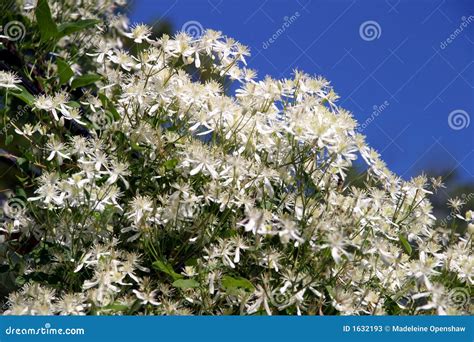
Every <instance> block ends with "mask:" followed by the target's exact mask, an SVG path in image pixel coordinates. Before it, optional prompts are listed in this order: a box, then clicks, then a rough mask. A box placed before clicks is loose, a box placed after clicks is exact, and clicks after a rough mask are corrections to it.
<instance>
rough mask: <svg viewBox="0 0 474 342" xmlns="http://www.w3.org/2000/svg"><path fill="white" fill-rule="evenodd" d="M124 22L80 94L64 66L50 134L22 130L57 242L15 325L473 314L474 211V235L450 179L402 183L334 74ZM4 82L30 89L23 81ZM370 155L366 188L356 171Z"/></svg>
mask: <svg viewBox="0 0 474 342" xmlns="http://www.w3.org/2000/svg"><path fill="white" fill-rule="evenodd" d="M108 2H111V1H103V3H108ZM58 6H59V5H58ZM73 9H74V7H71V8H70V11H71V10H73ZM56 10H58V11H59V9H56V8H52V12H53V16H54V14H55V13H56ZM86 14H87V13H86ZM105 14H106V15H111V14H110V13H108V14H107V13H105ZM70 15H71V16H72V17H73V18H74V16H80V15H84V13H80V10H77V12H76V13H73V14H70ZM91 16H92V15H91ZM93 17H94V16H93ZM120 23H121V25H115V27H108V28H105V27H101V25H100V24H99V25H97V26H96V27H95V28H94V29H91V30H92V31H94V30H95V36H94V39H92V40H90V41H82V42H81V44H82V45H81V47H80V52H81V53H82V54H81V55H80V56H81V57H80V58H77V59H73V61H72V63H73V64H71V65H70V67H71V70H72V72H73V73H74V76H73V77H72V79H70V80H68V81H67V82H66V83H65V85H62V86H59V83H60V82H62V81H60V82H58V78H59V77H60V75H58V70H59V68H57V69H56V68H54V67H51V68H48V69H47V70H46V75H45V77H46V78H47V79H50V80H51V83H50V84H51V85H50V86H48V87H46V88H45V91H44V93H42V94H37V95H36V96H35V97H34V99H33V100H32V103H31V106H32V112H33V113H34V117H32V118H31V120H38V118H39V120H41V125H40V126H34V125H37V122H30V123H28V126H26V124H25V126H24V127H23V128H19V129H18V130H17V131H16V133H17V135H18V137H19V138H21V139H24V140H25V142H26V143H28V144H30V145H31V146H30V147H31V148H30V150H31V151H33V152H32V153H30V155H31V158H33V159H32V160H31V163H32V164H35V165H40V166H41V173H42V174H41V176H39V177H37V178H35V179H34V180H32V185H33V186H34V191H33V193H31V194H29V195H28V201H27V203H28V210H25V212H24V213H23V212H22V215H24V217H25V218H28V219H23V220H18V222H19V223H18V225H24V226H22V227H21V231H34V232H35V236H36V237H37V238H38V240H39V241H37V245H36V246H35V247H34V248H33V251H32V252H30V255H28V256H27V257H25V265H24V273H25V274H24V275H23V276H22V279H24V280H26V281H27V283H26V284H25V285H24V286H23V287H22V288H21V289H20V290H19V291H17V292H12V293H11V294H10V295H9V297H8V308H7V310H6V311H5V313H6V314H268V315H273V314H298V315H300V314H325V315H326V314H342V315H361V314H401V313H406V314H418V313H426V314H434V313H438V314H465V313H468V312H470V311H469V310H472V306H471V305H472V303H470V301H469V300H467V301H466V302H465V303H461V304H459V303H457V302H453V301H452V300H450V291H451V289H453V288H462V289H463V290H465V291H466V292H467V293H468V294H469V296H470V292H469V291H471V289H472V286H473V285H474V277H473V267H474V257H473V255H472V234H473V233H474V232H473V229H472V215H471V213H468V214H467V215H465V217H464V216H461V214H459V216H461V217H462V218H463V219H464V220H466V221H469V222H471V223H470V226H469V227H471V228H470V229H468V230H467V231H465V232H461V231H456V230H455V229H447V228H441V227H438V226H437V225H436V220H435V217H434V216H433V214H432V207H431V204H430V202H429V200H428V199H427V194H430V193H432V192H433V191H436V188H437V187H439V184H437V182H436V181H429V180H428V179H427V178H426V177H425V176H419V177H417V178H414V179H412V180H409V181H405V180H403V179H401V178H400V177H398V176H396V175H395V174H393V173H392V172H390V171H389V170H388V169H387V167H386V166H385V164H384V162H383V161H382V160H381V159H380V156H379V154H378V153H377V152H376V151H375V150H373V149H371V148H370V147H369V146H368V145H367V144H366V142H365V137H364V136H363V135H361V134H359V133H358V132H357V122H356V121H355V119H354V118H353V117H352V115H351V113H349V112H348V111H346V110H344V109H343V108H340V107H339V106H338V105H337V99H338V96H337V95H336V93H335V92H334V90H333V89H332V87H331V86H330V83H329V82H328V81H327V80H325V79H323V78H321V77H312V76H310V75H307V74H305V73H303V72H301V71H295V72H294V75H293V77H292V78H290V79H282V80H276V79H273V78H270V77H266V78H264V79H257V78H256V73H255V71H253V70H251V69H248V68H247V66H246V65H247V63H246V58H247V57H248V56H249V52H248V49H247V48H246V47H245V46H243V45H241V44H240V43H238V42H236V41H235V40H233V39H231V38H228V37H226V36H224V35H223V34H222V33H221V32H218V31H213V30H207V31H206V32H204V34H203V35H202V36H201V37H199V38H194V37H190V36H188V35H186V34H185V33H178V34H177V35H176V36H174V37H169V36H167V35H163V36H161V37H159V38H156V37H153V36H152V30H151V29H150V28H148V27H147V26H145V25H143V24H140V25H137V26H134V27H133V28H131V29H129V30H127V29H124V27H127V26H126V24H124V22H123V21H120ZM125 42H128V43H129V44H132V43H133V44H134V50H136V52H134V53H132V52H131V49H128V50H127V49H125V48H124V46H126V45H125ZM74 45H75V42H74V40H73V39H72V38H71V37H64V38H62V39H61V40H60V41H59V42H58V43H57V49H58V51H57V55H58V56H63V57H65V56H67V55H69V54H70V52H71V51H72V50H71V49H73V46H74ZM87 75H89V76H88V77H89V79H93V81H92V82H88V83H87V82H85V80H86V79H87V77H86V76H87ZM91 75H93V76H94V77H90V76H91ZM76 80H79V81H81V82H82V83H80V82H76ZM0 81H1V82H0V87H2V88H3V91H5V92H13V94H15V93H14V92H15V91H17V89H16V90H15V89H14V88H16V87H17V84H18V83H19V82H20V81H18V80H17V78H16V76H15V75H13V74H7V73H2V74H0ZM74 82H76V83H75V84H74ZM232 82H233V83H234V85H236V88H237V89H236V90H235V91H231V88H230V87H229V84H230V83H232ZM73 84H74V87H73ZM77 84H82V85H81V90H82V91H81V92H77V91H72V90H71V89H72V88H77V87H78V86H77ZM69 90H70V91H69ZM76 126H78V127H80V128H81V129H82V131H85V132H87V134H82V135H81V134H77V133H75V132H74V130H73V129H72V128H74V127H76ZM32 127H35V129H33V128H32ZM44 127H47V129H44ZM71 127H72V128H71ZM26 131H28V132H29V134H26ZM76 131H77V130H76ZM358 158H360V159H362V160H363V161H364V162H365V164H366V168H367V170H366V171H365V172H364V173H362V174H361V175H360V177H361V178H363V180H364V186H363V187H360V186H359V187H356V186H355V185H354V184H352V181H351V179H350V178H348V177H347V173H348V171H349V170H350V169H351V167H353V163H354V161H355V160H356V159H358ZM19 228H20V227H19ZM19 230H20V229H19ZM0 232H1V230H0ZM21 238H22V237H21V236H20V237H19V238H18V239H19V240H20V242H21ZM4 243H5V244H12V245H13V240H7V241H6V242H4ZM39 256H41V257H39ZM0 264H2V262H1V261H0ZM35 275H42V276H35Z"/></svg>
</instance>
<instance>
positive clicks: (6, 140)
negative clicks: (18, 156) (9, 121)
mask: <svg viewBox="0 0 474 342" xmlns="http://www.w3.org/2000/svg"><path fill="white" fill-rule="evenodd" d="M12 141H13V135H11V134H7V135H6V137H5V145H6V146H8V145H10V144H11V142H12Z"/></svg>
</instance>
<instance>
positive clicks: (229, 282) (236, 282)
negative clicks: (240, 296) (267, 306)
mask: <svg viewBox="0 0 474 342" xmlns="http://www.w3.org/2000/svg"><path fill="white" fill-rule="evenodd" d="M222 287H223V288H224V289H225V290H227V291H229V292H235V291H237V290H239V289H241V290H245V291H249V292H253V291H255V287H254V286H253V285H252V283H251V282H250V281H249V280H247V279H245V278H242V277H236V278H234V277H231V276H227V275H226V276H224V277H223V278H222Z"/></svg>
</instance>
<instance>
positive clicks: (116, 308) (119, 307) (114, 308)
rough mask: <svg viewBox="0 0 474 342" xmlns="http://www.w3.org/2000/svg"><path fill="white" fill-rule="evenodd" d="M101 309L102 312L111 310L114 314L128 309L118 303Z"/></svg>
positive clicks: (126, 306)
mask: <svg viewBox="0 0 474 342" xmlns="http://www.w3.org/2000/svg"><path fill="white" fill-rule="evenodd" d="M102 309H104V310H112V311H114V312H123V311H126V310H128V309H129V306H128V305H123V304H119V303H112V304H109V305H107V306H104V307H103V308H102Z"/></svg>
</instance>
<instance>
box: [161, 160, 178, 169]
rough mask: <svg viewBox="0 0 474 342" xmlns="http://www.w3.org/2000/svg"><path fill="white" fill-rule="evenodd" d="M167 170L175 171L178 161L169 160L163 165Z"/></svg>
mask: <svg viewBox="0 0 474 342" xmlns="http://www.w3.org/2000/svg"><path fill="white" fill-rule="evenodd" d="M163 165H164V166H165V169H166V170H168V171H169V170H173V169H174V168H175V167H176V165H178V159H169V160H167V161H165V163H164V164H163Z"/></svg>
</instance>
